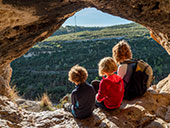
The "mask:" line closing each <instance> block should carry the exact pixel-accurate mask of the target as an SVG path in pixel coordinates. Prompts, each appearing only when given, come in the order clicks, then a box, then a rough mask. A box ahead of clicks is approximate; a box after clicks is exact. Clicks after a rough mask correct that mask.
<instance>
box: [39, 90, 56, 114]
mask: <svg viewBox="0 0 170 128" xmlns="http://www.w3.org/2000/svg"><path fill="white" fill-rule="evenodd" d="M40 106H41V108H42V109H43V110H50V111H53V110H54V109H53V105H52V102H51V101H50V99H49V97H48V95H47V93H44V94H43V96H42V98H41V101H40Z"/></svg>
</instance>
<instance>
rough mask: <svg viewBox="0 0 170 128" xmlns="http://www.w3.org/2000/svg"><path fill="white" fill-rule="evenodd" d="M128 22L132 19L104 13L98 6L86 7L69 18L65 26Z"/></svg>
mask: <svg viewBox="0 0 170 128" xmlns="http://www.w3.org/2000/svg"><path fill="white" fill-rule="evenodd" d="M127 23H132V21H129V20H126V19H123V18H120V17H118V16H113V15H110V14H108V13H104V12H102V11H100V10H97V9H96V8H85V9H82V10H81V11H79V12H77V13H75V15H73V16H72V17H70V18H68V19H67V20H66V21H65V23H64V24H63V26H67V25H69V26H75V25H76V26H84V27H105V26H113V25H118V24H127Z"/></svg>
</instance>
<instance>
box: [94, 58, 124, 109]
mask: <svg viewBox="0 0 170 128" xmlns="http://www.w3.org/2000/svg"><path fill="white" fill-rule="evenodd" d="M98 67H99V75H100V76H106V78H104V77H103V79H102V80H101V81H100V84H99V90H98V93H97V95H96V106H98V107H101V108H104V109H115V108H118V107H120V105H121V102H122V100H123V96H124V85H123V80H122V79H121V77H120V76H118V75H116V74H114V72H116V70H117V65H116V63H115V61H114V60H113V58H111V57H105V58H103V59H102V60H101V61H100V62H99V64H98ZM93 83H94V81H93V82H92V84H93ZM93 85H94V84H93Z"/></svg>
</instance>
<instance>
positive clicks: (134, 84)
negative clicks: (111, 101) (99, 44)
mask: <svg viewBox="0 0 170 128" xmlns="http://www.w3.org/2000/svg"><path fill="white" fill-rule="evenodd" d="M112 54H113V58H114V60H115V62H116V63H117V64H118V65H119V67H118V70H117V74H118V75H119V76H120V77H121V78H122V79H123V81H124V86H125V94H124V99H128V100H129V99H133V98H135V97H137V96H141V95H143V94H144V92H145V91H146V89H147V88H148V87H149V86H150V85H151V83H152V79H153V71H152V68H151V66H150V65H148V64H147V63H146V62H144V61H143V60H133V59H132V51H131V47H130V45H129V44H128V43H127V42H126V41H125V40H122V41H120V42H119V43H117V44H116V45H115V46H114V47H113V48H112ZM137 71H140V72H138V73H136V74H135V72H137ZM142 72H144V73H142ZM143 74H144V75H143ZM145 74H146V75H145ZM135 89H136V90H135ZM140 93H141V94H140Z"/></svg>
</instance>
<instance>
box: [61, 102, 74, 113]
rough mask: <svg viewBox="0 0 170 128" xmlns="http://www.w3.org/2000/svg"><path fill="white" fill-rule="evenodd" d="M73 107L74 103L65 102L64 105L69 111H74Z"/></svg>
mask: <svg viewBox="0 0 170 128" xmlns="http://www.w3.org/2000/svg"><path fill="white" fill-rule="evenodd" d="M71 107H72V104H70V103H65V104H64V105H63V108H64V110H65V111H68V112H72V110H71Z"/></svg>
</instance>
